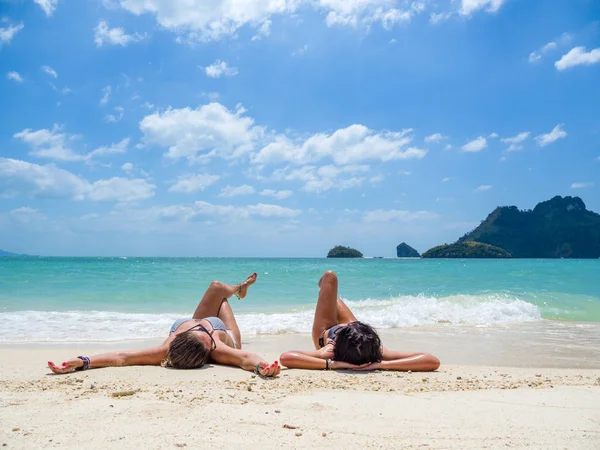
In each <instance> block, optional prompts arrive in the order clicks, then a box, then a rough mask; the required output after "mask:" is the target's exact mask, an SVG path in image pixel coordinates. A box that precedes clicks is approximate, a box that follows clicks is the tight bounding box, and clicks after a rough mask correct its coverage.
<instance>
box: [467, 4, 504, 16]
mask: <svg viewBox="0 0 600 450" xmlns="http://www.w3.org/2000/svg"><path fill="white" fill-rule="evenodd" d="M504 2H505V0H461V8H460V11H459V12H460V14H462V15H465V16H469V15H471V14H473V13H474V12H477V11H479V10H480V9H485V11H486V12H489V13H495V12H498V11H499V10H500V8H501V7H502V5H503V4H504Z"/></svg>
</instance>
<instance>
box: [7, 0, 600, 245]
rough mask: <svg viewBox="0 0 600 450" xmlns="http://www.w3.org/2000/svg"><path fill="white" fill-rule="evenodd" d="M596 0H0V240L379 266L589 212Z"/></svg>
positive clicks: (599, 31) (599, 130)
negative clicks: (493, 217)
mask: <svg viewBox="0 0 600 450" xmlns="http://www.w3.org/2000/svg"><path fill="white" fill-rule="evenodd" d="M599 80H600V4H599V3H598V2H597V1H594V0H568V1H567V0H557V1H552V2H549V1H546V0H414V1H412V0H411V1H405V0H244V1H242V0H227V1H223V0H185V1H183V0H181V1H178V0H86V1H80V0H0V108H1V109H2V114H1V117H2V120H1V121H0V248H2V249H4V250H6V251H11V252H17V253H29V254H36V255H57V256H63V255H64V256H68V255H73V256H223V257H229V256H232V257H235V256H239V257H253V256H257V257H322V256H325V255H326V254H327V252H328V251H329V249H331V248H332V247H333V246H335V245H346V246H350V247H354V248H357V249H358V250H360V251H362V252H363V253H364V254H365V255H368V256H395V251H396V246H397V245H398V244H399V243H401V242H406V243H408V244H409V245H411V246H413V247H415V248H416V249H417V250H419V251H420V252H423V251H425V250H427V249H428V248H430V247H433V246H435V245H439V244H443V243H451V242H454V241H456V239H458V238H459V237H460V236H462V235H463V234H464V233H466V232H468V231H470V230H472V229H473V228H474V227H476V226H477V225H478V224H479V223H480V221H482V220H484V219H485V217H486V216H487V215H488V214H489V213H490V212H492V211H493V210H494V208H496V207H497V206H505V205H516V206H517V207H519V208H521V209H530V208H533V207H534V206H535V205H536V204H537V203H538V202H541V201H544V200H548V199H550V198H552V197H554V196H555V195H562V196H567V195H571V196H580V197H581V198H582V199H583V200H584V202H585V203H586V205H587V207H588V209H591V210H593V211H596V212H600V195H599V188H600V176H599V174H600V106H599V105H600V88H599Z"/></svg>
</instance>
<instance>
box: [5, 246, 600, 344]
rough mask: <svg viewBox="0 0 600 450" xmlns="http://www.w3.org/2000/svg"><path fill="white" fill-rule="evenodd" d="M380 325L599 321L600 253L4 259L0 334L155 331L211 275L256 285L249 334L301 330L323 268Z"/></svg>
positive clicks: (247, 311) (8, 339)
mask: <svg viewBox="0 0 600 450" xmlns="http://www.w3.org/2000/svg"><path fill="white" fill-rule="evenodd" d="M327 269H331V270H334V271H335V272H337V274H338V276H339V278H340V296H341V297H343V298H344V299H345V300H347V301H348V302H349V305H350V306H351V308H352V309H353V311H354V312H355V314H356V316H357V317H358V318H359V319H361V320H364V321H366V322H368V323H371V324H372V325H374V326H376V327H378V328H395V327H419V326H421V327H428V328H431V327H434V328H435V327H443V328H448V327H462V328H467V329H468V328H471V327H510V326H514V325H517V324H524V323H529V322H543V321H556V322H600V280H599V278H600V260H565V259H562V260H531V259H529V260H518V259H515V260H430V259H427V260H426V259H340V260H332V259H325V258H135V257H128V258H124V257H122V258H50V257H39V258H34V257H32V258H20V257H3V258H0V324H1V326H0V342H4V343H14V342H83V341H117V340H126V339H148V338H160V337H165V336H166V335H167V331H168V328H169V326H170V324H171V323H172V321H173V320H174V319H175V318H177V317H181V316H189V315H191V313H192V312H193V311H194V308H195V307H196V304H197V302H198V301H199V299H200V297H201V296H202V294H203V292H204V290H205V289H206V287H207V286H208V284H209V283H210V281H212V280H220V281H224V282H228V283H237V282H240V281H243V280H244V279H245V278H246V276H247V275H249V274H250V273H252V272H257V273H258V281H257V283H256V284H255V285H254V286H252V287H251V289H250V291H249V295H248V297H247V298H246V299H244V300H241V301H238V300H237V299H236V298H233V299H232V300H231V304H232V306H233V308H234V311H235V312H236V316H237V317H238V322H239V324H240V328H241V329H242V332H243V333H244V334H245V335H256V334H277V333H296V332H309V331H310V327H311V323H312V316H313V310H314V304H315V301H316V297H317V293H318V288H317V282H318V280H319V277H320V276H321V274H322V273H323V272H324V271H325V270H327Z"/></svg>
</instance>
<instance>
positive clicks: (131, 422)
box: [0, 330, 600, 449]
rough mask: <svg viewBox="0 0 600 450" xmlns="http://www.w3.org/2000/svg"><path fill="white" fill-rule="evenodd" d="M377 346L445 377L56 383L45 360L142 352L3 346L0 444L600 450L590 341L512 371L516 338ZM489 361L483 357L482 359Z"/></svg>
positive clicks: (269, 347) (113, 374)
mask: <svg viewBox="0 0 600 450" xmlns="http://www.w3.org/2000/svg"><path fill="white" fill-rule="evenodd" d="M382 335H383V339H384V342H386V344H388V345H389V346H396V347H397V346H398V344H399V343H400V342H404V343H405V344H406V345H407V346H408V349H411V348H416V346H419V347H418V348H422V347H421V346H423V345H426V346H427V348H426V349H427V350H431V352H432V353H436V349H437V354H438V355H439V356H440V359H441V360H442V366H441V368H440V370H439V371H437V372H434V373H400V372H374V373H349V372H337V373H336V372H325V371H322V372H320V371H299V370H283V371H282V373H281V375H280V376H279V377H278V378H276V379H261V378H260V377H256V376H254V375H252V374H251V373H249V372H244V371H242V370H240V369H236V368H227V367H222V366H207V367H206V368H204V369H201V370H193V371H177V370H169V369H164V368H160V367H125V368H109V369H101V370H90V371H86V372H77V373H74V374H71V375H63V376H56V375H52V374H50V372H49V370H48V369H46V368H45V362H46V361H47V360H48V359H53V360H55V361H62V360H63V359H66V358H67V357H72V356H75V355H78V354H93V353H97V352H104V351H108V350H112V349H117V348H123V347H129V348H131V347H140V346H142V345H147V344H148V343H147V342H135V343H133V342H126V343H117V344H110V345H109V344H85V345H82V344H66V345H41V344H40V345H10V346H9V345H3V346H1V347H0V361H1V362H0V382H1V387H0V424H1V425H0V444H2V445H4V446H5V447H6V448H27V449H30V448H41V447H44V448H46V447H48V448H52V447H62V448H80V447H84V446H85V447H88V448H105V447H107V446H108V447H118V448H133V447H138V448H178V447H189V448H209V447H210V448H216V449H220V448H281V447H284V448H305V447H306V448H309V447H310V448H340V447H341V448H349V447H355V448H507V447H510V448H526V447H527V448H578V449H587V448H589V449H592V448H594V449H595V448H598V444H599V442H600V358H595V359H593V358H590V359H587V358H583V359H581V358H579V357H577V358H573V359H569V355H570V354H573V355H579V354H580V353H581V354H583V355H586V354H587V355H588V356H596V354H597V352H598V351H599V349H598V344H597V343H596V345H595V346H593V345H590V344H586V345H584V346H581V345H579V344H577V343H575V342H573V343H571V345H570V346H571V350H570V351H568V349H561V348H560V345H553V346H552V347H553V348H555V350H556V354H557V355H558V356H556V357H553V356H552V354H551V353H548V354H546V355H543V354H542V353H541V352H540V351H539V348H538V347H540V346H543V345H545V344H544V342H543V340H538V342H537V347H536V346H533V349H534V350H537V353H536V352H535V351H534V352H526V347H525V346H523V345H521V352H520V354H517V355H514V356H515V359H510V358H509V359H506V357H504V356H503V353H502V352H500V351H499V350H498V349H499V348H504V349H508V350H510V348H511V347H510V345H511V344H510V342H509V341H511V340H512V338H511V339H507V338H506V337H507V336H509V335H510V336H512V335H514V333H503V332H502V331H499V332H498V333H497V334H496V335H494V333H492V336H491V337H490V335H489V333H483V334H482V336H474V335H473V334H471V333H469V334H465V335H460V334H456V333H451V334H449V335H447V336H440V335H439V333H438V332H421V333H418V334H417V333H415V332H411V331H407V330H404V331H396V330H395V331H385V332H383V333H382ZM484 335H485V336H486V337H483V336H484ZM517 335H518V333H517ZM502 336H504V337H503V338H502ZM436 340H437V342H438V345H434V344H433V343H434V342H436ZM469 342H470V345H468V343H469ZM244 343H245V345H246V348H247V349H249V350H252V351H256V352H259V353H262V354H264V355H265V356H266V357H268V359H270V360H275V359H277V358H278V356H279V353H280V352H281V351H283V350H285V349H289V348H291V347H296V348H307V344H308V339H307V336H300V335H284V336H269V337H261V338H253V339H248V340H246V339H245V340H244ZM152 344H153V343H152ZM513 344H514V345H515V349H518V348H519V346H518V345H517V343H516V342H513ZM565 345H567V344H565ZM585 347H587V352H586V348H585ZM485 349H492V351H491V354H487V356H484V355H485V354H486V351H485ZM563 350H564V351H563ZM467 353H471V354H472V355H473V359H471V360H469V358H468V357H466V356H465V354H467ZM487 353H490V352H487ZM508 353H510V354H512V353H513V352H512V351H508ZM528 353H529V356H527V355H528ZM576 360H577V361H579V363H578V364H576V363H575V361H576ZM509 363H510V364H509ZM569 367H577V368H569ZM5 444H6V445H5Z"/></svg>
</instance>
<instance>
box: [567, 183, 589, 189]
mask: <svg viewBox="0 0 600 450" xmlns="http://www.w3.org/2000/svg"><path fill="white" fill-rule="evenodd" d="M591 187H594V183H593V182H584V183H581V182H579V183H573V184H572V185H571V189H587V188H591Z"/></svg>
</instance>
